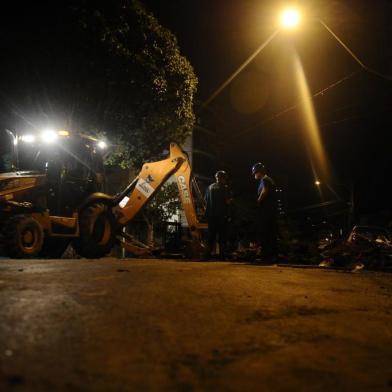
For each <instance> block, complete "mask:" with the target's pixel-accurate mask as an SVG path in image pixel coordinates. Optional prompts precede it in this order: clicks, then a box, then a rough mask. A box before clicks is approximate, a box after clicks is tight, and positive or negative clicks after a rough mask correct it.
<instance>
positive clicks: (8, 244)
mask: <svg viewBox="0 0 392 392" xmlns="http://www.w3.org/2000/svg"><path fill="white" fill-rule="evenodd" d="M3 235H4V243H5V247H4V251H5V253H6V254H7V255H8V256H9V257H12V258H17V259H22V258H26V259H30V258H33V257H36V256H37V255H38V254H39V252H40V251H41V249H42V245H43V242H44V231H43V229H42V226H41V225H40V223H39V222H37V221H36V220H35V219H34V218H32V217H31V216H29V215H19V216H15V217H13V218H11V219H10V220H9V221H8V222H7V224H6V226H5V228H4V231H3Z"/></svg>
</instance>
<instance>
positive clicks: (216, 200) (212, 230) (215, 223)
mask: <svg viewBox="0 0 392 392" xmlns="http://www.w3.org/2000/svg"><path fill="white" fill-rule="evenodd" d="M215 180H216V181H215V182H214V183H213V184H211V185H210V186H209V187H208V188H207V191H206V194H205V202H206V213H205V215H206V218H207V222H208V242H207V249H206V252H205V255H204V257H205V259H208V258H210V257H211V252H212V250H213V248H214V246H215V243H216V239H217V237H218V240H219V257H220V258H221V259H224V258H225V249H226V232H227V223H228V205H229V204H230V201H231V196H230V190H229V187H228V185H227V173H226V172H225V171H223V170H220V171H218V172H216V174H215Z"/></svg>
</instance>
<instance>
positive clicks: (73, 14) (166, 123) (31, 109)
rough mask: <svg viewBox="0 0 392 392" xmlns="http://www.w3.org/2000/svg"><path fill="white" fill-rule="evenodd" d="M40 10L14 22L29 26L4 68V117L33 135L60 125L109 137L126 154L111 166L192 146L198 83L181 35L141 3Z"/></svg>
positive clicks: (119, 0) (120, 0)
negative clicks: (169, 148) (190, 136)
mask: <svg viewBox="0 0 392 392" xmlns="http://www.w3.org/2000/svg"><path fill="white" fill-rule="evenodd" d="M32 3H33V4H29V5H26V7H28V8H29V9H25V10H24V13H26V14H28V15H29V18H26V19H23V18H20V15H19V12H20V11H18V10H16V11H15V13H16V16H18V17H19V19H18V18H14V19H12V20H13V21H15V20H17V21H19V20H20V22H19V24H17V25H15V24H13V25H12V28H13V31H15V30H17V31H18V36H16V35H15V36H13V42H12V44H9V46H8V48H7V50H6V52H5V55H4V61H3V63H2V65H1V67H3V69H8V72H7V74H6V75H7V80H4V84H3V87H4V90H3V91H4V94H3V97H6V99H5V98H4V99H3V102H2V105H1V106H2V109H3V110H4V106H5V108H6V109H8V112H9V113H11V114H13V115H14V117H15V118H19V119H22V120H20V123H21V124H22V126H23V128H24V129H25V128H26V126H27V125H32V126H33V127H35V128H39V127H42V126H45V125H52V124H53V123H55V124H56V125H57V124H59V125H60V126H65V127H69V128H71V129H76V130H80V131H82V132H86V133H90V134H101V135H105V136H106V137H107V139H108V141H109V142H111V143H113V144H114V145H115V146H116V147H117V148H115V149H114V154H113V155H112V158H111V163H120V164H121V165H122V166H131V165H140V164H141V163H142V162H143V161H145V160H147V159H155V158H156V157H157V156H158V155H159V154H160V153H161V152H162V150H163V149H165V148H167V146H168V144H169V143H170V142H171V141H177V142H179V143H181V142H183V140H184V139H185V137H186V136H187V135H188V134H189V132H190V130H191V129H192V127H193V124H194V112H193V96H194V94H195V92H196V87H197V78H196V76H195V74H194V72H193V69H192V67H191V65H190V63H189V62H188V61H187V59H186V58H185V57H183V56H182V55H181V54H180V51H179V48H178V44H177V40H176V38H175V37H174V35H173V34H172V33H171V32H170V31H169V30H167V29H166V28H164V27H162V26H161V25H160V24H159V23H158V21H157V20H156V19H155V18H154V17H153V16H152V15H151V14H149V13H148V12H147V11H146V10H145V8H144V7H143V5H142V4H141V3H140V2H139V1H138V0H110V1H104V2H97V1H88V0H84V1H83V0H74V1H67V2H65V3H63V2H45V1H37V2H32ZM5 27H6V28H7V26H5ZM3 28H4V26H3ZM20 49H22V50H20ZM3 75H4V73H3Z"/></svg>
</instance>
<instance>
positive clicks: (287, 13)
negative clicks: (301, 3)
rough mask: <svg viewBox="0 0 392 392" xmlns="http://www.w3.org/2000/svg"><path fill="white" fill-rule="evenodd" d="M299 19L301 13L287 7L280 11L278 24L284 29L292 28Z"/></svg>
mask: <svg viewBox="0 0 392 392" xmlns="http://www.w3.org/2000/svg"><path fill="white" fill-rule="evenodd" d="M300 19H301V15H300V13H299V12H298V10H296V9H294V8H289V9H286V10H284V11H283V12H282V15H281V17H280V24H281V26H282V27H283V28H285V29H293V28H294V27H296V26H297V25H298V23H299V21H300Z"/></svg>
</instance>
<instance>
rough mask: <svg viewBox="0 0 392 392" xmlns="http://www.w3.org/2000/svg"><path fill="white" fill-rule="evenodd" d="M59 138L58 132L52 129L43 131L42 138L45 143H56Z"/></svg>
mask: <svg viewBox="0 0 392 392" xmlns="http://www.w3.org/2000/svg"><path fill="white" fill-rule="evenodd" d="M57 139H58V134H57V133H56V132H55V131H53V130H52V129H46V130H45V131H43V132H42V133H41V140H42V141H43V142H44V143H48V144H51V143H54V142H55V141H56V140H57Z"/></svg>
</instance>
